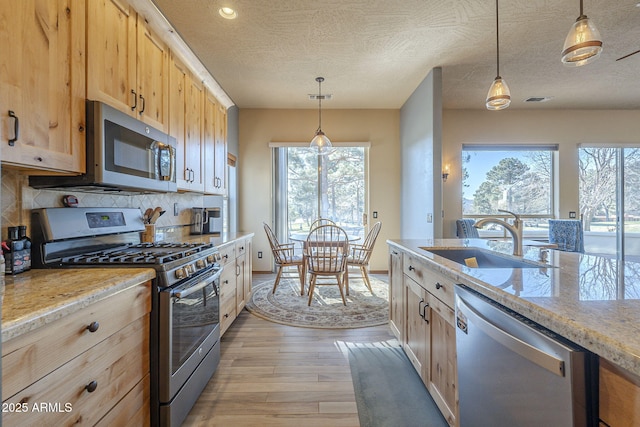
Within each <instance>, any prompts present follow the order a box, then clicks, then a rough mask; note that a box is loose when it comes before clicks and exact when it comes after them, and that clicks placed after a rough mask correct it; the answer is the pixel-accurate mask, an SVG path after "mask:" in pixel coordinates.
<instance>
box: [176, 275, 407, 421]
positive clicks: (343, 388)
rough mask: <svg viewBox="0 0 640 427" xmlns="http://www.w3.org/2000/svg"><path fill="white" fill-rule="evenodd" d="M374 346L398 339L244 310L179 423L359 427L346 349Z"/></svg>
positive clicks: (380, 330) (383, 329) (382, 330)
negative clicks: (283, 321) (300, 323)
mask: <svg viewBox="0 0 640 427" xmlns="http://www.w3.org/2000/svg"><path fill="white" fill-rule="evenodd" d="M261 278H262V279H263V278H264V276H262V277H261ZM378 342H396V341H395V338H394V337H393V336H392V335H391V333H390V332H389V328H388V326H386V325H385V326H377V327H372V328H360V329H310V328H296V327H291V326H284V325H280V324H277V323H272V322H269V321H266V320H263V319H260V318H258V317H256V316H253V315H252V314H250V313H249V312H247V311H246V310H245V311H243V312H242V313H241V314H240V316H238V318H237V319H236V320H235V322H234V323H233V325H232V326H231V327H230V328H229V330H227V332H226V333H225V334H224V336H223V337H222V341H221V360H220V365H219V367H218V370H217V372H216V373H215V374H214V376H213V378H212V379H211V381H209V384H208V385H207V387H206V388H205V390H204V392H203V393H202V395H201V396H200V399H199V400H198V401H197V402H196V404H195V406H194V407H193V409H192V410H191V412H190V414H189V416H188V417H187V419H186V421H185V422H184V424H183V426H184V427H193V426H227V427H229V426H233V427H245V426H246V427H255V426H261V427H271V426H273V427H288V426H291V427H299V426H302V425H304V426H305V427H358V426H359V422H358V413H357V409H356V403H355V396H354V392H353V383H352V381H351V371H350V368H349V361H348V358H347V352H346V348H347V347H348V346H351V345H355V344H358V345H362V344H368V343H378Z"/></svg>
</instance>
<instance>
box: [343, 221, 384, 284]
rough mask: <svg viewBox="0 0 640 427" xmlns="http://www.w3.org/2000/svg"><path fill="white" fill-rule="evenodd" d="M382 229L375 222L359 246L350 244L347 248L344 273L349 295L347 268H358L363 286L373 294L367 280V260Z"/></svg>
mask: <svg viewBox="0 0 640 427" xmlns="http://www.w3.org/2000/svg"><path fill="white" fill-rule="evenodd" d="M381 228H382V223H381V222H376V223H375V224H373V227H371V230H369V233H368V234H367V237H366V238H365V239H364V242H363V243H362V244H361V245H355V244H351V245H350V246H349V257H348V258H347V271H346V273H345V290H346V291H347V295H349V267H359V268H360V273H361V274H362V280H363V281H364V284H365V285H366V286H367V288H369V292H371V293H373V289H371V281H370V280H369V273H368V272H367V269H368V268H369V260H370V259H371V253H372V252H373V246H374V245H375V244H376V239H377V238H378V234H379V233H380V229H381Z"/></svg>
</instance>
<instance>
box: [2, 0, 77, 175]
mask: <svg viewBox="0 0 640 427" xmlns="http://www.w3.org/2000/svg"><path fill="white" fill-rule="evenodd" d="M0 5H1V6H0V43H1V45H2V54H1V55H0V117H1V118H2V119H1V121H0V124H1V125H0V143H1V144H2V147H1V149H0V152H1V153H2V154H1V159H2V162H3V164H5V165H12V166H18V167H23V168H27V169H42V170H48V171H57V172H73V173H83V172H85V87H86V86H85V71H84V67H85V35H84V34H85V6H86V2H85V1H83V0H35V1H19V2H16V1H11V0H0Z"/></svg>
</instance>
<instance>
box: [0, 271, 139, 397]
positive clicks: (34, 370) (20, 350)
mask: <svg viewBox="0 0 640 427" xmlns="http://www.w3.org/2000/svg"><path fill="white" fill-rule="evenodd" d="M150 287H151V282H146V283H143V284H140V285H137V286H133V287H131V288H129V289H126V290H123V291H121V292H118V293H116V294H114V295H112V296H110V297H108V298H105V299H103V300H102V301H99V302H97V303H95V304H92V305H90V306H88V307H86V308H83V309H82V310H79V311H77V312H75V313H73V314H70V315H69V316H66V317H63V318H62V319H59V320H56V321H55V322H53V323H51V324H49V325H46V326H44V327H41V328H39V329H36V330H34V331H31V332H29V333H27V334H25V335H21V336H19V337H17V338H15V339H12V340H9V341H7V342H6V343H3V344H2V353H3V355H2V368H3V369H2V392H3V396H13V395H14V394H16V393H18V392H19V391H20V390H22V389H24V388H25V387H28V386H30V385H31V384H33V383H34V382H36V381H37V380H39V379H40V378H42V377H44V376H45V375H47V374H49V373H50V372H52V371H53V370H55V369H57V368H58V367H60V366H61V365H62V364H64V363H66V362H67V361H69V360H71V359H73V358H74V357H76V356H77V355H79V354H81V353H83V352H85V351H86V350H88V349H89V348H91V347H93V346H95V345H96V344H98V343H99V342H101V341H102V340H104V339H105V338H107V337H110V336H111V335H113V334H114V333H115V332H117V331H119V330H120V329H122V328H123V327H125V326H126V325H128V324H130V323H131V322H133V321H135V320H136V319H139V318H140V317H142V316H144V315H145V314H146V313H149V311H151V289H150ZM94 322H95V323H94ZM92 324H93V325H94V327H95V326H96V324H97V326H98V328H97V330H95V332H90V329H89V327H90V325H92Z"/></svg>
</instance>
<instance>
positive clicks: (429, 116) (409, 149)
mask: <svg viewBox="0 0 640 427" xmlns="http://www.w3.org/2000/svg"><path fill="white" fill-rule="evenodd" d="M400 147H401V151H402V155H401V157H402V171H401V174H402V181H401V201H400V203H401V206H400V207H401V209H400V212H401V214H400V215H401V218H400V221H401V224H400V234H401V237H402V238H403V239H411V238H420V239H425V238H427V239H430V238H441V237H442V69H441V68H434V69H433V70H431V71H430V72H429V74H428V75H427V77H426V78H425V79H424V80H423V81H422V83H420V85H419V86H418V87H417V88H416V90H415V91H414V92H413V93H412V94H411V96H410V97H409V99H407V101H406V102H405V103H404V105H403V106H402V108H401V109H400Z"/></svg>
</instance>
